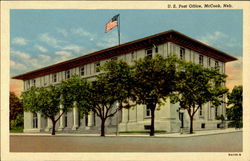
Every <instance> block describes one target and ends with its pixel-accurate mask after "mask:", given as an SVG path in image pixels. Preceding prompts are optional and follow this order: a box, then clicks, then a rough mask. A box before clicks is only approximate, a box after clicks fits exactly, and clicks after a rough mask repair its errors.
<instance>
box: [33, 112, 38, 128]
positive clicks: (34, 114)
mask: <svg viewBox="0 0 250 161" xmlns="http://www.w3.org/2000/svg"><path fill="white" fill-rule="evenodd" d="M37 127H38V126H37V114H36V113H33V128H37Z"/></svg>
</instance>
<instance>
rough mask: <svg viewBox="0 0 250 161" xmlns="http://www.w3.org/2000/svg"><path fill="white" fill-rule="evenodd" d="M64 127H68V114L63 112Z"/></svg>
mask: <svg viewBox="0 0 250 161" xmlns="http://www.w3.org/2000/svg"><path fill="white" fill-rule="evenodd" d="M64 123H65V124H64V127H67V126H68V113H67V112H65V116H64Z"/></svg>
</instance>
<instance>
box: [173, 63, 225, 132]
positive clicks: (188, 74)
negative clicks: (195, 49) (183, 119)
mask: <svg viewBox="0 0 250 161" xmlns="http://www.w3.org/2000/svg"><path fill="white" fill-rule="evenodd" d="M177 71H178V72H177V73H176V82H175V83H176V89H175V93H174V94H173V95H172V97H171V102H172V103H177V102H178V103H179V105H180V107H181V108H184V109H186V110H187V112H188V115H189V117H190V130H189V132H190V133H193V118H194V115H195V113H196V112H197V111H198V109H200V108H201V107H202V105H203V104H205V103H207V102H211V103H212V104H213V105H214V106H219V105H220V104H221V103H223V99H222V97H223V95H224V94H225V93H226V92H227V88H226V87H225V86H224V85H223V84H224V83H225V78H226V75H225V74H222V73H220V72H219V70H218V69H217V68H205V67H203V66H201V65H199V64H194V63H191V62H186V61H183V60H179V61H178V69H177Z"/></svg>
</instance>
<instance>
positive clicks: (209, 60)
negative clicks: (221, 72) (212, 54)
mask: <svg viewBox="0 0 250 161" xmlns="http://www.w3.org/2000/svg"><path fill="white" fill-rule="evenodd" d="M207 64H208V66H209V67H210V66H211V58H208V60H207Z"/></svg>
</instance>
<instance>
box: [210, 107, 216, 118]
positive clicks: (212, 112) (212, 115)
mask: <svg viewBox="0 0 250 161" xmlns="http://www.w3.org/2000/svg"><path fill="white" fill-rule="evenodd" d="M211 119H212V120H214V119H215V107H213V108H211Z"/></svg>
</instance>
